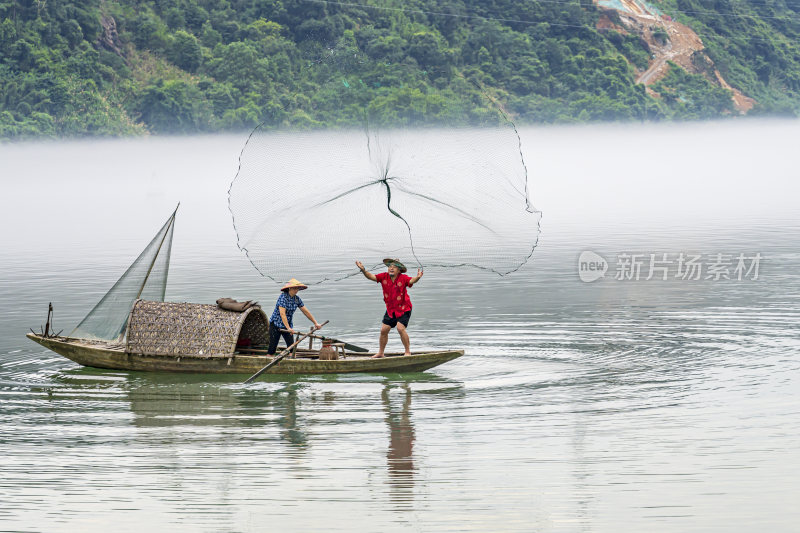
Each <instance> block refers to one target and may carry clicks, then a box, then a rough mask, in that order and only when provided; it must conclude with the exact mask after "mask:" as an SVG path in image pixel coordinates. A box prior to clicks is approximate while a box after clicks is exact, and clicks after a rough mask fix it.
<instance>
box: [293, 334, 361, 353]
mask: <svg viewBox="0 0 800 533" xmlns="http://www.w3.org/2000/svg"><path fill="white" fill-rule="evenodd" d="M281 331H282V332H283V333H289V330H288V329H282V330H281ZM307 337H311V338H312V339H319V340H321V341H331V342H335V343H337V344H344V348H345V350H350V351H351V352H368V351H369V350H367V349H366V348H362V347H361V346H356V345H355V344H350V343H349V342H344V341H340V340H339V339H334V338H332V337H324V336H322V335H307Z"/></svg>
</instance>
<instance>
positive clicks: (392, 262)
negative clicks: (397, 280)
mask: <svg viewBox="0 0 800 533" xmlns="http://www.w3.org/2000/svg"><path fill="white" fill-rule="evenodd" d="M383 264H384V265H386V266H387V267H388V266H391V265H395V266H396V267H397V268H399V269H400V272H403V273H405V272H406V271H407V270H408V269H407V268H406V266H405V265H404V264H403V263H401V262H400V260H399V259H393V258H391V257H387V258H386V259H384V260H383Z"/></svg>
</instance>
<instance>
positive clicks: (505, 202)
mask: <svg viewBox="0 0 800 533" xmlns="http://www.w3.org/2000/svg"><path fill="white" fill-rule="evenodd" d="M320 61H321V62H322V66H323V67H324V68H322V69H319V68H318V69H317V70H318V71H322V72H323V74H320V76H322V78H321V79H319V80H318V82H317V85H318V90H317V92H316V94H317V95H318V96H317V97H315V98H317V100H316V101H312V102H308V103H307V105H306V107H305V110H307V111H308V112H305V110H304V114H303V116H305V117H311V118H314V117H316V118H319V119H320V120H324V121H326V123H327V124H331V123H333V124H335V125H336V126H337V127H336V128H333V129H325V130H321V129H316V130H311V131H309V130H306V131H302V128H303V127H307V126H308V125H307V124H305V126H304V125H296V124H295V125H294V127H293V125H292V123H291V121H290V119H291V117H292V116H298V113H299V110H295V111H294V112H293V114H289V113H288V112H286V113H285V114H284V115H283V116H284V119H283V122H280V121H278V120H275V121H272V122H270V121H268V122H267V123H265V124H262V125H260V126H258V127H257V128H255V130H254V131H253V132H252V133H251V135H250V136H249V138H248V140H247V143H246V145H245V146H244V148H243V150H242V152H241V155H240V167H239V171H238V173H237V175H236V177H235V178H234V180H233V182H232V184H231V187H230V190H229V207H230V211H231V213H232V216H233V222H234V226H235V229H236V233H237V239H238V245H239V248H240V249H241V250H242V251H244V252H245V253H246V255H247V257H248V259H249V260H250V262H251V263H252V264H253V266H254V267H255V268H256V269H257V270H258V272H259V273H261V274H262V275H263V276H266V277H269V278H271V279H273V280H275V281H285V280H287V279H289V278H291V277H296V278H298V279H301V280H302V281H303V282H306V283H318V282H322V281H325V280H339V279H343V278H345V277H347V276H350V275H354V274H358V270H357V269H356V267H355V265H354V260H361V261H363V262H364V264H365V266H367V267H368V268H374V267H377V266H380V265H381V260H382V259H383V258H384V257H398V258H400V259H401V260H402V261H403V262H404V263H405V265H406V266H407V267H408V268H409V271H412V272H415V269H416V268H434V269H437V268H477V269H482V270H488V271H492V272H495V273H497V274H500V275H505V274H508V273H510V272H514V271H516V270H518V269H519V268H520V267H521V266H522V265H524V264H525V263H526V262H527V261H528V259H529V258H530V257H531V254H532V253H533V249H534V248H535V246H536V243H537V239H538V234H539V220H540V213H539V211H537V210H536V209H535V208H534V207H533V206H532V204H531V201H530V197H529V192H530V191H529V187H528V171H527V168H526V164H525V161H524V159H523V155H522V144H521V140H520V136H519V134H518V132H517V129H516V127H515V126H514V124H513V123H512V122H511V120H509V118H508V116H507V114H506V113H505V112H504V111H503V110H502V109H501V108H500V106H499V105H498V104H497V103H496V102H495V100H493V99H492V98H489V97H488V96H487V95H486V94H485V93H484V92H481V91H476V90H474V87H473V86H471V85H470V82H469V81H467V80H466V79H464V78H463V77H461V78H457V79H455V81H454V82H453V83H451V84H450V85H448V86H447V87H446V88H445V89H442V90H439V89H436V88H434V87H433V85H432V84H430V83H428V82H427V81H426V79H427V78H430V77H431V76H433V75H437V74H435V73H431V72H427V71H424V72H423V71H421V70H420V69H417V70H413V69H410V68H407V67H403V68H397V66H396V65H390V64H388V63H386V62H382V61H375V60H373V59H370V58H368V57H366V56H365V55H364V54H361V53H360V52H359V51H358V49H357V48H354V45H353V46H350V47H349V48H348V47H345V49H344V51H339V50H338V49H336V48H334V49H328V50H325V51H324V54H323V59H322V60H320ZM317 66H319V65H317ZM398 71H400V72H401V73H405V74H403V75H398ZM398 84H399V86H398ZM460 88H463V89H464V90H463V91H461V92H459V91H460ZM467 89H469V90H467ZM404 91H405V92H404ZM398 95H399V96H398ZM403 95H406V96H407V97H408V100H407V101H406V100H403ZM476 95H477V96H476ZM314 110H319V111H318V113H317V115H313V116H312V112H313V111H314ZM332 110H338V111H337V112H336V113H334V112H333V111H332ZM287 117H288V118H287Z"/></svg>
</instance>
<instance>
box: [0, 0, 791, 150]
mask: <svg viewBox="0 0 800 533" xmlns="http://www.w3.org/2000/svg"><path fill="white" fill-rule="evenodd" d="M791 1H795V2H796V0H660V1H659V2H654V3H653V5H655V6H657V7H658V8H659V9H660V10H661V12H662V13H665V14H670V16H671V17H672V18H674V19H675V20H680V21H681V23H683V24H685V25H686V26H688V27H690V28H692V29H693V30H694V31H695V32H696V33H697V35H698V36H699V37H700V38H701V39H702V40H703V43H704V45H705V47H706V49H705V51H704V57H707V58H709V59H710V60H711V61H713V64H714V66H715V68H716V69H717V70H718V71H719V73H720V74H721V75H722V76H723V77H724V79H725V80H726V81H727V83H729V84H730V86H731V87H733V88H735V89H738V90H739V91H741V93H743V94H744V95H746V96H747V97H749V98H752V99H754V100H755V105H754V107H753V108H752V109H751V110H750V111H749V113H748V114H762V115H763V114H770V115H790V116H795V115H797V114H798V113H799V112H800V48H799V47H798V43H799V42H800V3H794V4H791V3H789V2H791ZM601 15H603V10H602V9H600V8H598V7H597V6H595V5H594V4H593V3H591V2H588V1H584V0H580V1H578V0H573V1H566V0H564V1H560V0H559V1H557V0H548V1H544V0H542V1H539V2H536V1H532V0H530V1H524V2H523V1H519V0H514V1H512V0H484V1H481V2H475V1H463V0H448V1H444V0H442V1H439V0H430V1H420V0H406V1H404V2H399V1H395V0H380V1H378V0H359V1H354V2H349V3H334V2H323V1H317V0H285V1H280V0H162V1H158V2H156V1H152V0H138V1H131V0H106V1H87V2H79V1H69V0H37V1H34V0H0V20H2V22H0V138H5V139H8V138H23V137H41V136H45V137H46V136H52V137H70V136H84V135H93V136H95V135H100V136H118V135H136V134H144V133H194V132H211V131H223V130H243V129H248V128H252V127H253V126H255V125H257V124H259V123H261V122H266V123H267V124H268V125H269V126H270V127H275V128H280V127H295V128H316V127H335V126H344V125H353V124H356V123H358V122H359V121H360V120H362V119H363V116H364V115H363V113H361V111H364V110H368V111H369V112H370V113H371V114H372V115H373V116H377V117H379V118H380V120H382V121H386V122H390V123H396V124H413V123H437V122H439V123H448V124H475V123H481V122H483V121H485V120H486V117H487V116H491V114H492V113H491V110H489V109H488V107H491V104H489V102H491V103H493V104H496V105H497V106H498V107H499V108H502V109H503V110H504V111H505V112H507V113H508V114H509V115H510V116H512V117H513V118H514V119H515V120H516V121H517V122H519V123H554V122H578V121H609V120H614V121H624V120H671V119H673V120H678V119H700V118H715V117H722V116H729V115H738V114H739V112H738V111H737V110H736V109H735V108H734V106H733V101H732V99H731V92H730V91H729V90H727V89H725V88H724V87H720V86H719V85H718V84H715V83H714V82H713V79H712V78H711V77H709V76H704V75H703V74H702V68H701V67H702V65H700V66H699V67H698V69H695V70H696V72H689V71H687V70H684V69H683V68H682V67H681V66H679V65H676V64H670V71H669V73H668V74H667V75H666V76H665V77H664V78H663V79H661V80H660V81H659V82H658V83H657V84H656V85H654V86H653V90H652V91H650V90H649V89H648V90H646V87H645V86H644V85H642V84H637V83H636V77H637V74H638V73H641V72H643V71H644V70H645V69H646V68H647V67H648V63H649V62H650V61H651V59H652V58H653V57H654V55H653V52H652V51H651V49H650V46H649V45H648V43H647V42H646V40H644V39H642V38H641V37H640V36H638V35H636V34H635V33H630V32H624V31H617V30H616V29H610V28H608V27H606V28H598V21H599V20H600V17H601ZM604 16H606V17H608V16H609V15H608V13H606V15H604ZM611 18H613V16H612V17H611ZM651 31H652V34H653V36H654V38H656V39H661V40H666V39H668V38H669V36H668V35H666V34H665V35H664V36H662V35H660V33H659V31H660V30H659V29H658V28H653V29H652V30H651ZM343 95H344V96H343Z"/></svg>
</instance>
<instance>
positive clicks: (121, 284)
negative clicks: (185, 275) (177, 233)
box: [69, 208, 178, 341]
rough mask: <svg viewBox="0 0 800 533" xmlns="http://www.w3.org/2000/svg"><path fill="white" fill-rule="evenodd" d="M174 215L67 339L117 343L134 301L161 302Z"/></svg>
mask: <svg viewBox="0 0 800 533" xmlns="http://www.w3.org/2000/svg"><path fill="white" fill-rule="evenodd" d="M177 211H178V209H177V208H176V209H175V211H174V212H173V213H172V215H171V216H170V217H169V219H167V221H166V222H165V223H164V225H163V226H162V227H161V229H160V230H159V231H158V233H156V236H155V237H153V240H152V241H150V244H148V245H147V247H146V248H145V249H144V250H143V251H142V253H141V254H139V257H137V258H136V260H135V261H134V262H133V264H131V266H129V267H128V269H127V270H126V271H125V273H124V274H123V275H122V277H121V278H119V280H117V282H116V283H115V284H114V286H113V287H111V289H110V290H109V291H108V292H107V293H106V295H105V296H103V298H102V299H101V300H100V301H99V302H98V303H97V305H95V306H94V308H93V309H92V310H91V311H90V312H89V314H88V315H86V318H84V319H83V320H82V321H81V323H80V324H78V327H76V328H75V330H73V331H72V333H70V335H69V336H70V337H73V338H78V339H97V340H106V341H120V340H122V338H123V336H124V335H125V328H126V326H127V324H128V316H129V314H130V311H131V307H133V303H134V302H135V301H136V300H137V299H139V298H141V299H145V300H157V301H164V294H165V293H166V290H167V275H168V273H169V258H170V253H171V251H172V234H173V232H174V229H175V214H176V213H177Z"/></svg>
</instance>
